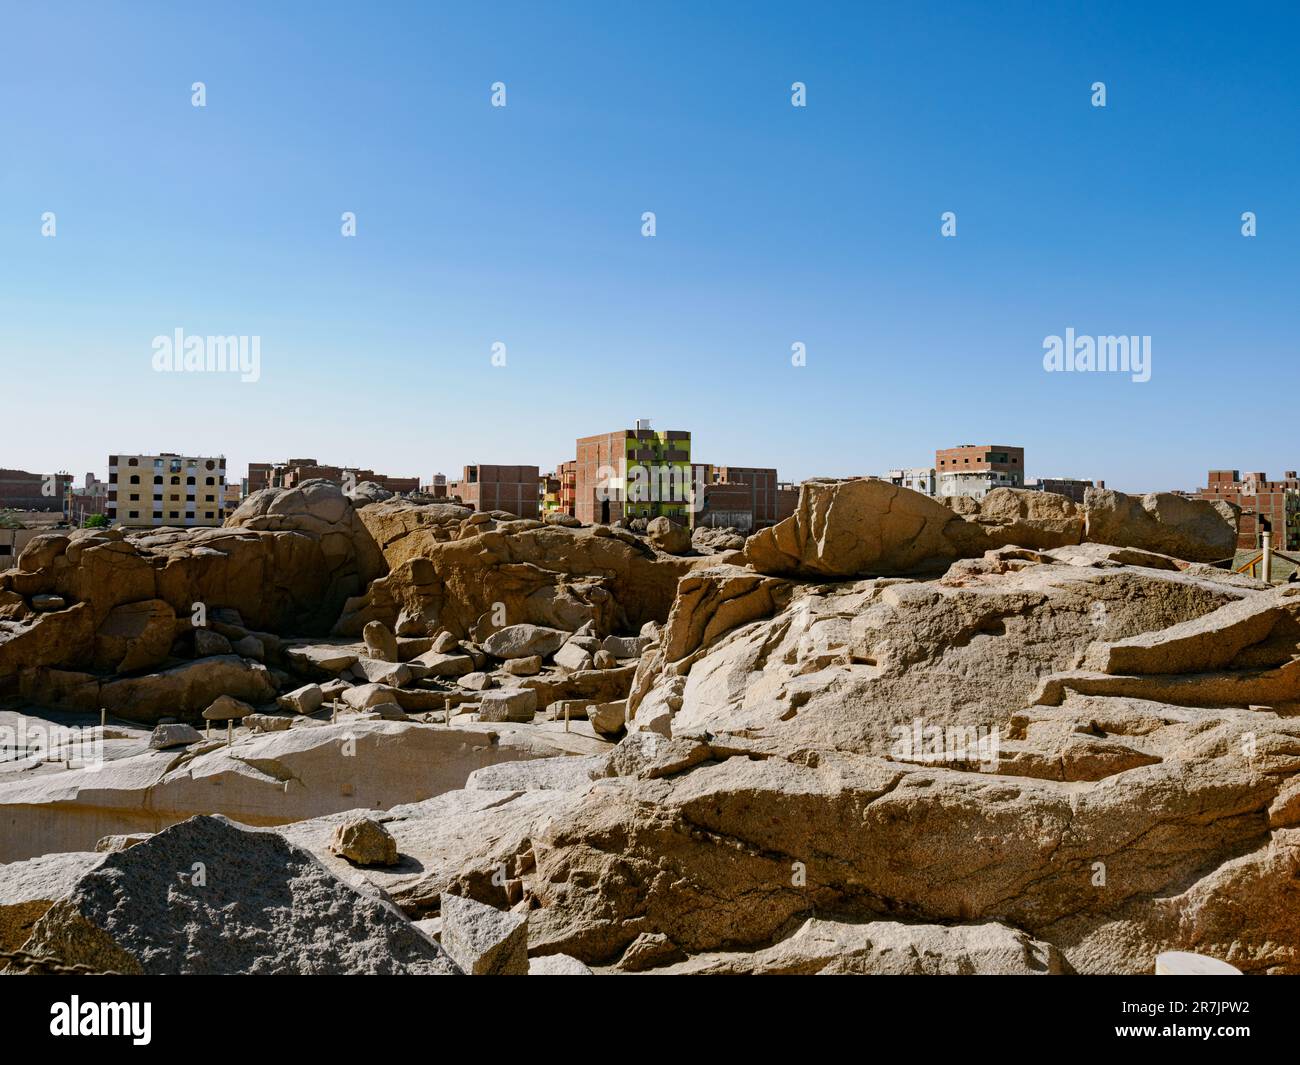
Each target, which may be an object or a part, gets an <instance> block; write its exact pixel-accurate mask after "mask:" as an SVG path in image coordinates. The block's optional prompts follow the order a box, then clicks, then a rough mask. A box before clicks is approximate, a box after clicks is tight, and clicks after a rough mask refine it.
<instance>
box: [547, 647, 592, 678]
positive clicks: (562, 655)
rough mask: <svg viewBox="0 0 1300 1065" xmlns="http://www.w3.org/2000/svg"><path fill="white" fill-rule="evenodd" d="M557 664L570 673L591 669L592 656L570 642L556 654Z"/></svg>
mask: <svg viewBox="0 0 1300 1065" xmlns="http://www.w3.org/2000/svg"><path fill="white" fill-rule="evenodd" d="M555 664H556V665H557V666H559V667H560V668H561V669H563V670H567V671H568V672H570V673H577V672H579V671H580V670H584V669H590V668H591V655H590V654H588V653H587V652H586V651H584V650H583V649H582V648H581V647H579V646H578V645H577V644H576V643H573V642H572V641H570V642H569V643H566V644H565V645H564V646H563V647H561V648H560V649H559V650H558V651H557V652H556V653H555Z"/></svg>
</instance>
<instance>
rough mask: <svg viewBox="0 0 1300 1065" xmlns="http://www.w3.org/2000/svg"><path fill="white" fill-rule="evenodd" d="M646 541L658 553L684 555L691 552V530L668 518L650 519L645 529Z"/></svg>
mask: <svg viewBox="0 0 1300 1065" xmlns="http://www.w3.org/2000/svg"><path fill="white" fill-rule="evenodd" d="M645 534H646V539H647V540H649V541H650V542H651V543H652V544H654V545H655V547H657V548H659V550H660V551H667V552H668V554H670V555H684V554H686V553H687V552H688V551H690V550H691V530H690V529H687V528H685V527H684V526H682V525H678V524H677V523H676V522H675V521H673V520H672V519H670V518H665V517H658V518H651V519H650V521H649V522H648V523H647V524H646V527H645Z"/></svg>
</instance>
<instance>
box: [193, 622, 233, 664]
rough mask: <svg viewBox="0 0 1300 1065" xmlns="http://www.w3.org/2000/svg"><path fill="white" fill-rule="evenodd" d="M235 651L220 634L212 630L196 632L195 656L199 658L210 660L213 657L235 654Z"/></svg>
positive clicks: (197, 630)
mask: <svg viewBox="0 0 1300 1065" xmlns="http://www.w3.org/2000/svg"><path fill="white" fill-rule="evenodd" d="M234 652H235V649H234V648H233V647H232V646H231V645H230V641H229V640H227V639H226V638H225V637H224V636H222V635H221V633H219V632H213V631H212V630H211V629H195V630H194V654H195V655H196V656H197V657H198V658H210V657H212V656H213V655H229V654H234Z"/></svg>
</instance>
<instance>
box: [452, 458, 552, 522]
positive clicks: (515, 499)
mask: <svg viewBox="0 0 1300 1065" xmlns="http://www.w3.org/2000/svg"><path fill="white" fill-rule="evenodd" d="M537 482H538V469H537V467H536V466H489V465H485V464H478V465H474V466H466V467H465V471H464V474H463V475H462V476H461V479H460V480H459V481H453V482H451V483H450V484H448V485H447V493H448V495H453V496H460V501H461V503H463V504H464V505H465V506H467V507H473V508H474V509H475V510H481V511H491V510H504V511H508V512H509V513H511V514H514V515H515V516H516V517H519V518H536V517H537V514H538V511H537V502H538V499H537Z"/></svg>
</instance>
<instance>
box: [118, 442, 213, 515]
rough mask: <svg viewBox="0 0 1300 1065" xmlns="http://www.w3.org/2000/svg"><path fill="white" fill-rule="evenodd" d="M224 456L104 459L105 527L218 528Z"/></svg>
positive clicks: (162, 455)
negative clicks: (105, 480)
mask: <svg viewBox="0 0 1300 1065" xmlns="http://www.w3.org/2000/svg"><path fill="white" fill-rule="evenodd" d="M225 490H226V460H225V458H224V457H223V456H220V455H218V456H213V457H210V458H209V457H203V456H189V455H175V454H172V453H171V452H167V451H164V452H163V453H162V454H160V455H109V456H108V504H107V506H108V509H107V511H106V514H107V517H108V519H109V521H111V522H113V523H115V524H117V525H122V526H126V527H128V528H141V527H144V528H147V527H151V526H154V527H156V526H161V525H177V526H196V527H197V526H203V525H220V524H221V523H222V522H223V521H224V520H225V504H224V502H223V500H224V497H225Z"/></svg>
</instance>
